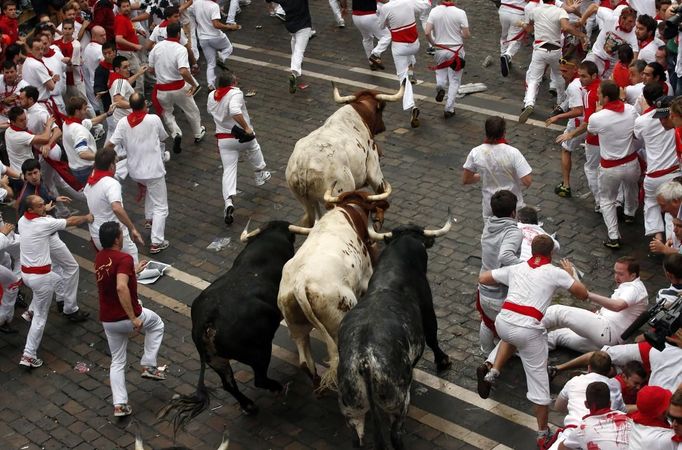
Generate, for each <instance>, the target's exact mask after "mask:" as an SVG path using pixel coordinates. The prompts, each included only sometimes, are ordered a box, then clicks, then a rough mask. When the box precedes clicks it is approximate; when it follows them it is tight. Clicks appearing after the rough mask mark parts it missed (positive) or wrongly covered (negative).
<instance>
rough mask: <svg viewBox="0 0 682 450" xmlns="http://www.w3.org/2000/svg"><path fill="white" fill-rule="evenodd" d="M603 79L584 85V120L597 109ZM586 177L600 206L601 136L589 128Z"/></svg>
mask: <svg viewBox="0 0 682 450" xmlns="http://www.w3.org/2000/svg"><path fill="white" fill-rule="evenodd" d="M600 83H601V80H600V79H599V78H598V77H597V78H596V79H595V80H594V81H592V83H590V84H589V85H588V86H583V88H582V93H583V120H585V121H589V120H590V117H591V116H592V114H594V113H595V112H596V111H597V102H599V85H600ZM584 171H585V178H587V184H588V186H589V187H590V191H591V192H592V197H593V198H594V203H595V204H596V205H597V206H599V136H597V135H596V134H593V133H590V132H589V130H588V133H587V135H586V136H585V165H584Z"/></svg>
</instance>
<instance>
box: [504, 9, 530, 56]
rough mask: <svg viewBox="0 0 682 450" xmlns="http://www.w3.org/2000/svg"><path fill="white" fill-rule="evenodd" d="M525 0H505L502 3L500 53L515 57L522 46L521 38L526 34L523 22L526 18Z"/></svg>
mask: <svg viewBox="0 0 682 450" xmlns="http://www.w3.org/2000/svg"><path fill="white" fill-rule="evenodd" d="M525 9H526V1H525V0H504V1H503V2H502V3H501V4H500V9H499V10H498V14H499V16H500V26H501V27H502V31H501V32H500V55H507V56H509V57H510V58H513V57H514V55H516V53H517V52H518V51H519V48H521V39H523V37H524V36H525V33H524V31H523V28H522V25H521V24H522V23H523V22H524V20H525Z"/></svg>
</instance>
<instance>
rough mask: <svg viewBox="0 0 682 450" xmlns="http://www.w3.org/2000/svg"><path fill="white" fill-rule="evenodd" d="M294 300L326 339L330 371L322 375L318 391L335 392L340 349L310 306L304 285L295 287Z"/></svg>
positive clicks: (298, 284) (299, 284)
mask: <svg viewBox="0 0 682 450" xmlns="http://www.w3.org/2000/svg"><path fill="white" fill-rule="evenodd" d="M294 298H296V302H297V303H298V306H299V307H300V308H301V310H302V311H303V314H305V317H306V319H308V322H310V323H311V324H312V325H313V326H314V327H315V328H317V329H318V330H319V331H320V333H321V334H322V337H323V338H324V342H325V344H326V345H327V355H328V356H329V370H327V371H326V372H325V373H324V375H322V379H321V380H320V386H319V388H318V391H324V390H327V389H329V390H334V391H335V390H336V388H337V381H336V370H337V369H338V367H339V349H338V347H337V346H336V342H334V339H333V338H332V337H331V335H330V334H329V331H327V327H325V326H324V325H323V324H322V322H320V320H319V319H318V318H317V316H316V315H315V312H314V311H313V308H312V306H311V305H310V301H309V300H308V295H307V292H306V289H305V285H304V284H303V283H296V286H295V287H294ZM311 369H314V368H311Z"/></svg>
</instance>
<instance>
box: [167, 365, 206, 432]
mask: <svg viewBox="0 0 682 450" xmlns="http://www.w3.org/2000/svg"><path fill="white" fill-rule="evenodd" d="M205 372H206V360H205V358H204V357H203V356H202V357H201V369H200V372H199V382H198V383H197V390H196V392H195V393H194V394H192V395H174V396H173V398H172V399H171V400H170V402H168V405H166V406H164V407H163V409H162V410H161V411H159V413H158V414H157V415H156V418H157V419H163V418H166V417H168V418H169V420H170V421H171V422H172V423H173V434H175V433H177V431H178V430H179V429H180V428H181V427H183V426H185V425H187V423H189V421H190V420H192V419H193V418H195V417H196V416H198V415H199V414H201V412H203V411H205V410H206V409H208V406H209V404H210V402H211V397H210V395H209V391H208V389H207V388H206V385H205V384H204V374H205Z"/></svg>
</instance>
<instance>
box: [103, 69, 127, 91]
mask: <svg viewBox="0 0 682 450" xmlns="http://www.w3.org/2000/svg"><path fill="white" fill-rule="evenodd" d="M122 78H125V77H124V76H123V75H121V74H120V73H117V72H110V73H109V80H108V81H107V86H108V87H109V89H111V85H112V84H114V81H116V80H120V79H122Z"/></svg>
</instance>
